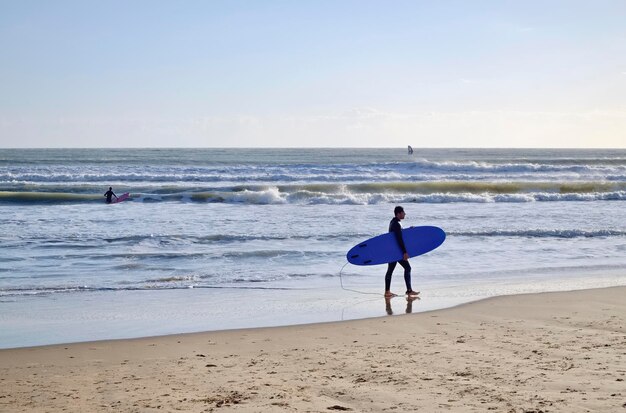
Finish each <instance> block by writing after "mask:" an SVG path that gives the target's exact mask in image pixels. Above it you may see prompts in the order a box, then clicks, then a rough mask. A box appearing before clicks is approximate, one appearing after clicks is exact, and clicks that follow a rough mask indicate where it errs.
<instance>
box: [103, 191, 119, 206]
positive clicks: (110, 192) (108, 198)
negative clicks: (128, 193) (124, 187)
mask: <svg viewBox="0 0 626 413" xmlns="http://www.w3.org/2000/svg"><path fill="white" fill-rule="evenodd" d="M104 196H106V197H107V204H110V203H111V201H112V197H113V196H115V197H116V198H117V195H115V194H114V193H113V191H111V190H110V189H109V190H108V191H106V192H105V193H104Z"/></svg>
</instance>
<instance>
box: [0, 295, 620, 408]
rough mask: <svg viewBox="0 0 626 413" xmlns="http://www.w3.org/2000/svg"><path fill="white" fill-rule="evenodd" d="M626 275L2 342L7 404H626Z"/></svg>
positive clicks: (0, 373) (0, 374)
mask: <svg viewBox="0 0 626 413" xmlns="http://www.w3.org/2000/svg"><path fill="white" fill-rule="evenodd" d="M625 296H626V286H620V287H608V288H600V289H589V290H575V291H568V292H546V293H534V294H521V295H506V296H498V297H490V298H486V299H482V300H479V301H474V302H470V303H464V304H460V305H457V306H455V307H451V308H445V309H439V310H433V311H425V312H419V313H414V314H406V315H402V316H397V317H374V318H367V319H359V320H349V321H331V322H322V323H314V324H303V325H291V326H281V327H260V328H251V329H249V328H247V329H236V330H235V329H233V330H222V331H210V332H203V333H186V334H174V335H166V336H156V337H143V338H135V339H122V340H104V341H92V342H81V343H73V344H54V345H47V346H39V347H21V348H15V349H4V350H0V384H2V386H1V387H0V388H2V390H0V410H2V409H3V408H10V410H11V411H32V410H33V409H45V410H46V411H61V410H63V409H64V408H68V402H71V405H70V407H69V409H70V411H125V412H126V411H127V412H133V411H157V410H160V409H163V410H164V411H172V410H182V411H194V412H195V411H213V410H215V409H218V408H219V409H220V411H224V409H225V408H226V411H258V412H270V411H277V410H280V411H293V412H305V411H332V410H346V411H371V412H378V411H414V410H418V409H424V410H425V411H486V410H489V409H495V410H497V411H512V412H517V411H564V412H565V411H568V412H577V411H581V412H583V411H589V410H617V409H622V408H624V407H626V384H625V383H624V381H625V380H626V327H625V326H626V302H625V301H626V300H624V299H623V297H625Z"/></svg>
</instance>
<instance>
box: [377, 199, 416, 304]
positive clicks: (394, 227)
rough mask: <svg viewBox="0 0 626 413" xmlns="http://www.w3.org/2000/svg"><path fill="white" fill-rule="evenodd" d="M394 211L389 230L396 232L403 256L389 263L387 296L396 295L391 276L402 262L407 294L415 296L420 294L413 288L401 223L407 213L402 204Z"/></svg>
mask: <svg viewBox="0 0 626 413" xmlns="http://www.w3.org/2000/svg"><path fill="white" fill-rule="evenodd" d="M393 213H394V215H395V216H394V217H393V218H392V219H391V222H390V223H389V232H393V233H394V234H395V237H396V240H397V241H398V245H399V246H400V249H401V250H402V254H403V256H402V259H401V260H400V261H393V262H390V263H388V264H387V273H386V274H385V297H393V296H395V294H394V293H392V292H391V276H392V275H393V271H394V270H395V269H396V265H397V264H400V265H401V266H402V268H404V283H405V284H406V293H405V294H406V295H408V296H415V295H418V294H419V291H413V289H412V288H411V264H409V254H408V253H407V251H406V246H405V245H404V239H403V238H402V224H401V223H400V221H402V220H403V219H404V217H405V216H406V213H405V212H404V208H402V207H401V206H397V207H395V208H394V210H393Z"/></svg>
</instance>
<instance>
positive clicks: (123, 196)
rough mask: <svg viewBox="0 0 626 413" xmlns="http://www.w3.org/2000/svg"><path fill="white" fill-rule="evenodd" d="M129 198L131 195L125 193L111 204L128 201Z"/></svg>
mask: <svg viewBox="0 0 626 413" xmlns="http://www.w3.org/2000/svg"><path fill="white" fill-rule="evenodd" d="M128 198H130V193H128V192H125V193H123V194H122V195H120V196H118V197H117V199H114V200H113V201H111V203H112V204H117V203H119V202H122V201H126V200H127V199H128Z"/></svg>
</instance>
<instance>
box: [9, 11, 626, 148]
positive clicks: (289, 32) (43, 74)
mask: <svg viewBox="0 0 626 413" xmlns="http://www.w3.org/2000/svg"><path fill="white" fill-rule="evenodd" d="M624 22H626V1H624V0H615V1H609V0H596V1H593V2H592V1H588V0H585V1H578V0H548V1H546V0H541V1H535V0H525V1H506V0H493V1H481V0H473V1H466V0H463V1H452V0H437V1H435V0H431V1H421V0H410V1H402V0H380V1H369V0H307V1H305V0H289V1H287V0H285V1H278V0H265V1H263V0H256V1H252V0H250V1H240V0H223V1H222V0H212V1H209V0H206V1H204V0H198V1H192V0H188V1H181V0H179V1H176V0H170V1H159V0H150V1H139V0H137V1H132V0H131V1H129V0H125V1H117V0H111V1H100V0H78V1H67V0H55V1H48V0H40V1H36V0H0V62H1V63H0V147H3V148H11V147H396V146H398V147H403V146H406V145H412V146H413V147H478V148H480V147H503V148H506V147H521V148H528V147H552V148H560V147H563V148H626V24H624Z"/></svg>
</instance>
